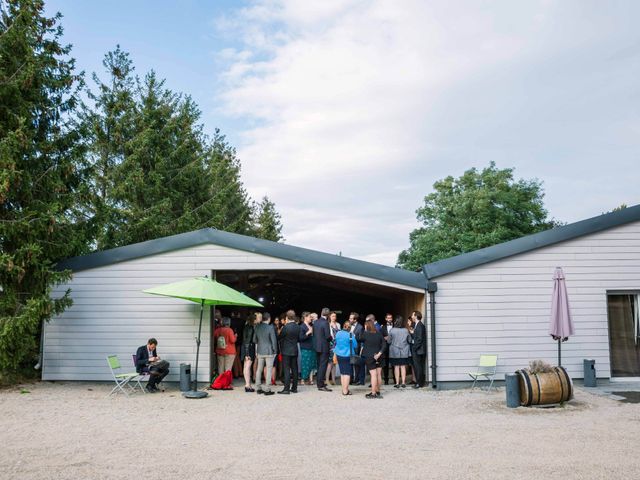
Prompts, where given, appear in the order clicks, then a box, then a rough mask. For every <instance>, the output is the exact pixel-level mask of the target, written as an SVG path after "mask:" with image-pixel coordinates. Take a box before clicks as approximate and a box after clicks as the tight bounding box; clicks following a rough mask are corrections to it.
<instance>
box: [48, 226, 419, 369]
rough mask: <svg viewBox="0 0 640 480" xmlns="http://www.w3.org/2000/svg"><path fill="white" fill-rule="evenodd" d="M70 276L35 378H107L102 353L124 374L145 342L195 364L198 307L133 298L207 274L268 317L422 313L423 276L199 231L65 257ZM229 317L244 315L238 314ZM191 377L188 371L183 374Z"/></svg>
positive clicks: (172, 358)
mask: <svg viewBox="0 0 640 480" xmlns="http://www.w3.org/2000/svg"><path fill="white" fill-rule="evenodd" d="M59 267H60V268H65V269H66V268H68V269H71V270H72V271H73V279H72V280H71V281H70V282H69V283H68V284H66V285H61V286H60V287H59V288H58V289H57V291H58V292H63V291H64V290H66V289H67V288H71V290H72V294H71V296H72V298H73V306H72V307H71V308H69V309H67V310H66V311H65V312H64V313H63V314H62V315H60V316H59V317H57V318H54V319H53V320H51V322H49V323H48V324H46V325H45V328H44V342H43V370H42V378H43V379H44V380H111V374H110V371H109V369H108V367H107V363H106V356H107V355H113V354H117V355H118V357H119V358H120V361H121V363H122V364H123V365H125V366H126V367H127V368H132V367H133V360H132V355H133V354H134V353H135V351H136V348H137V347H138V346H140V345H144V344H145V343H146V342H147V339H148V338H150V337H155V338H157V340H158V342H159V343H158V353H159V355H160V356H161V357H162V358H164V359H166V360H168V361H169V362H170V363H171V364H172V366H173V368H172V369H171V374H170V375H169V377H168V378H167V380H170V381H175V380H177V378H178V377H177V375H178V374H179V368H178V366H179V364H180V363H183V362H184V363H191V364H192V366H193V365H194V364H195V353H196V343H195V339H194V338H195V336H196V334H197V329H198V321H199V311H200V306H199V305H196V304H191V303H189V302H186V301H183V300H177V299H171V298H163V297H158V296H155V295H148V294H144V293H142V290H144V289H146V288H150V287H153V286H157V285H162V284H165V283H170V282H174V281H179V280H185V279H188V278H193V277H197V276H203V275H208V276H210V277H212V276H214V275H215V276H216V278H217V279H218V280H219V281H220V282H222V283H225V284H227V285H229V286H232V287H235V288H236V289H238V290H241V291H243V292H245V293H246V294H248V295H249V296H251V297H252V298H254V299H257V300H259V301H260V302H261V303H263V304H264V305H265V307H266V308H265V309H266V310H269V311H270V312H271V313H272V315H273V314H276V315H277V314H279V313H280V312H281V311H283V309H284V310H286V309H287V308H294V309H295V310H296V311H297V313H298V314H300V313H301V312H302V310H309V311H316V312H318V313H319V312H320V309H321V308H322V307H324V306H328V307H330V308H332V309H335V310H342V311H343V314H342V318H344V315H348V313H349V312H350V311H352V310H353V311H358V312H366V313H369V312H375V313H377V314H379V315H384V313H385V312H386V311H397V312H399V311H411V310H413V309H420V310H423V309H424V306H425V295H424V294H425V285H426V281H425V278H424V276H423V274H421V273H418V272H409V271H406V270H401V269H397V268H392V267H387V266H384V265H376V264H373V263H368V262H362V261H359V260H353V259H349V258H345V257H341V256H338V255H330V254H326V253H321V252H316V251H312V250H307V249H304V248H298V247H293V246H290V245H285V244H280V243H275V242H269V241H266V240H259V239H256V238H251V237H246V236H243V235H236V234H232V233H226V232H222V231H218V230H214V229H203V230H198V231H195V232H191V233H185V234H180V235H174V236H171V237H166V238H161V239H157V240H151V241H148V242H143V243H139V244H135V245H129V246H126V247H121V248H115V249H113V250H107V251H104V252H98V253H94V254H90V255H85V256H82V257H76V258H72V259H69V260H67V261H65V262H63V263H62V264H60V265H59ZM221 308H222V309H223V313H225V314H230V313H232V311H237V312H238V313H240V314H241V315H243V316H246V314H247V310H246V309H244V310H243V309H237V308H234V309H226V310H225V309H224V307H221ZM210 318H211V311H210V310H209V311H207V312H206V314H205V319H204V323H203V331H202V338H203V341H202V344H201V347H200V362H199V368H198V373H199V374H198V377H199V378H198V380H200V381H207V380H208V379H209V378H210V374H211V372H212V367H213V363H212V362H211V359H212V355H211V353H212V352H211V350H210V349H211V342H210V338H211V328H210V322H209V319H210ZM236 326H237V327H238V329H241V328H242V320H240V323H239V325H236ZM192 373H193V368H192Z"/></svg>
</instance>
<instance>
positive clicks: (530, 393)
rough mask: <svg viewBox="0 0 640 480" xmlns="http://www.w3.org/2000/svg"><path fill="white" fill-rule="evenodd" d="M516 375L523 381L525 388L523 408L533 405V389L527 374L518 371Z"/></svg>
mask: <svg viewBox="0 0 640 480" xmlns="http://www.w3.org/2000/svg"><path fill="white" fill-rule="evenodd" d="M518 373H519V374H520V376H521V377H522V378H523V379H524V383H525V385H526V387H527V403H526V405H525V406H527V407H528V406H530V405H532V403H533V388H532V387H531V380H530V379H529V375H527V372H525V371H523V370H518Z"/></svg>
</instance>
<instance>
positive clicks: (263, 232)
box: [253, 196, 284, 242]
mask: <svg viewBox="0 0 640 480" xmlns="http://www.w3.org/2000/svg"><path fill="white" fill-rule="evenodd" d="M253 234H254V235H255V236H256V237H258V238H264V239H265V240H271V241H274V242H281V241H283V240H284V238H283V237H282V223H281V221H280V214H279V213H278V212H277V210H276V205H275V203H273V202H272V201H271V200H269V197H266V196H265V197H263V198H262V201H261V202H260V203H259V204H258V205H257V207H256V218H255V221H254V232H253Z"/></svg>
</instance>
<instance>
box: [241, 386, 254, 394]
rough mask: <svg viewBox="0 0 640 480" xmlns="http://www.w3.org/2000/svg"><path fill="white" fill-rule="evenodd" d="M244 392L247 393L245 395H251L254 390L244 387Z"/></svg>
mask: <svg viewBox="0 0 640 480" xmlns="http://www.w3.org/2000/svg"><path fill="white" fill-rule="evenodd" d="M244 391H245V392H247V393H253V392H255V391H256V390H255V389H254V388H251V387H244Z"/></svg>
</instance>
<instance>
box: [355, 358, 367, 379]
mask: <svg viewBox="0 0 640 480" xmlns="http://www.w3.org/2000/svg"><path fill="white" fill-rule="evenodd" d="M366 375H367V367H366V365H365V359H364V357H360V362H359V364H358V382H357V383H358V385H364V379H365V376H366Z"/></svg>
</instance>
